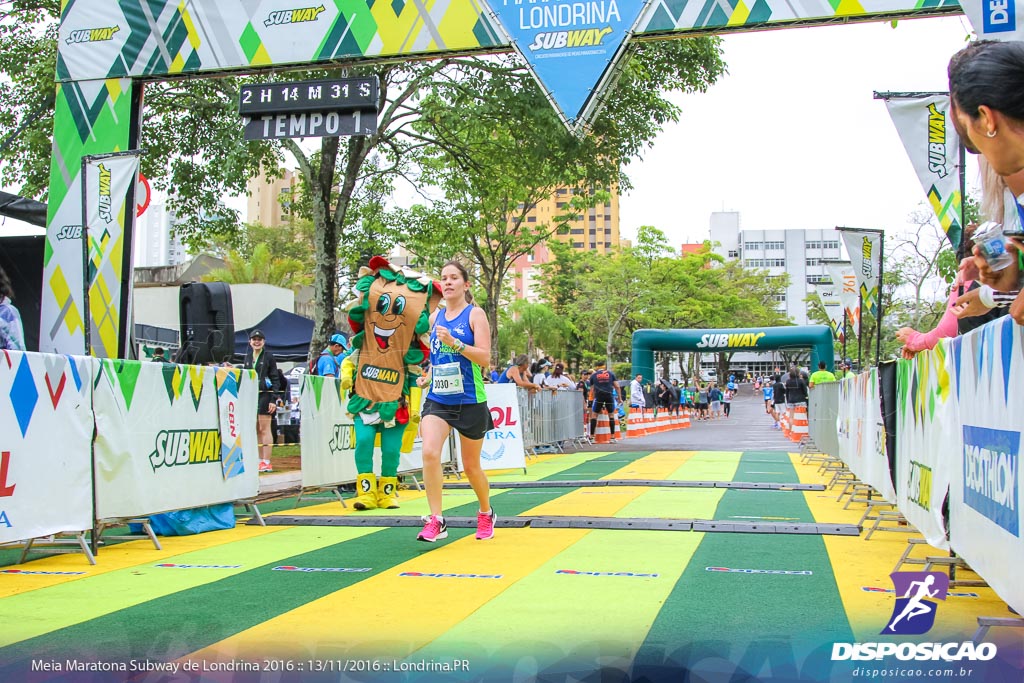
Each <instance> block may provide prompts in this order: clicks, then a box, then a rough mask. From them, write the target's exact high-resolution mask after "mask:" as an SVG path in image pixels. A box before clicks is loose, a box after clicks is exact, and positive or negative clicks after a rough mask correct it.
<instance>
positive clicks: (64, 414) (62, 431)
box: [0, 351, 96, 543]
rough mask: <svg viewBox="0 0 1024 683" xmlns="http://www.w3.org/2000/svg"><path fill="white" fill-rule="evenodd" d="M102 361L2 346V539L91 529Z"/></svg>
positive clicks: (0, 421)
mask: <svg viewBox="0 0 1024 683" xmlns="http://www.w3.org/2000/svg"><path fill="white" fill-rule="evenodd" d="M95 365H96V361H95V360H94V359H92V358H82V357H73V356H57V355H53V354H41V353H23V352H21V351H0V543H7V542H9V541H20V540H24V539H28V538H38V537H39V536H48V535H50V534H54V533H58V532H61V531H84V530H86V529H91V528H92V487H91V485H90V483H89V482H90V475H89V469H90V461H91V455H90V441H91V440H92V427H93V422H92V386H93V377H94V375H95V372H94V367H95Z"/></svg>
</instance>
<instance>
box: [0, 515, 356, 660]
mask: <svg viewBox="0 0 1024 683" xmlns="http://www.w3.org/2000/svg"><path fill="white" fill-rule="evenodd" d="M256 529H260V530H261V531H262V533H253V531H256ZM243 530H244V531H246V532H248V533H247V534H246V535H247V536H248V538H243V539H242V540H236V541H234V542H228V541H225V535H224V533H225V532H210V533H207V534H200V535H198V536H178V537H173V538H168V539H166V540H168V541H170V540H175V541H177V540H179V539H181V540H183V541H185V542H184V543H180V544H179V543H173V544H171V543H169V544H168V547H165V549H164V550H163V551H157V550H155V549H153V548H152V546H150V550H149V551H147V550H145V549H139V548H135V549H126V550H123V551H121V552H120V553H119V554H117V553H115V552H114V551H115V550H117V549H120V548H122V547H123V546H124V545H128V544H121V545H118V546H115V547H113V548H109V549H105V550H104V551H103V552H104V560H103V561H104V568H105V569H106V571H105V572H104V573H103V574H101V575H98V576H91V577H88V578H83V579H82V580H79V581H72V582H68V583H65V584H63V585H58V586H52V587H49V588H46V589H43V590H44V591H45V592H40V591H33V592H29V593H25V594H23V595H14V596H11V597H8V598H6V599H4V600H2V601H0V623H3V624H4V629H3V632H2V634H0V647H4V646H7V645H10V644H11V643H17V642H20V641H22V640H25V639H28V638H32V637H34V636H38V635H42V634H44V633H49V632H51V631H55V630H57V629H60V628H65V627H68V626H72V625H74V624H78V623H81V622H84V621H87V620H89V619H95V618H96V617H99V616H102V615H105V614H110V613H112V612H116V611H117V610H120V609H124V608H126V607H131V606H133V605H138V604H141V603H143V602H146V601H149V600H154V599H156V598H160V597H163V596H166V595H170V594H172V593H176V592H178V591H183V590H188V589H190V588H195V587H196V586H202V585H205V584H207V583H212V582H215V581H220V580H222V579H224V578H227V577H229V576H233V575H235V574H241V573H243V572H246V571H249V570H251V569H254V568H255V567H259V566H262V565H265V564H268V563H271V562H274V561H275V560H279V559H284V558H288V557H292V556H294V555H299V554H302V553H307V552H310V551H312V550H317V549H319V548H324V547H327V546H330V545H334V544H335V543H340V542H342V541H347V540H350V539H353V538H358V537H359V536H363V535H366V534H368V533H371V532H373V531H374V529H367V528H360V527H347V528H333V529H324V528H319V527H285V528H280V529H279V530H277V533H271V532H270V530H269V529H267V530H263V529H262V528H260V527H256V528H253V527H247V528H242V529H235V530H234V531H243ZM228 533H230V532H228ZM200 536H202V537H208V536H218V537H219V543H211V542H209V541H208V540H206V539H204V540H206V542H205V543H202V542H195V541H188V540H186V539H199V537H200ZM135 543H136V542H135V541H132V542H131V544H133V545H134V544H135ZM170 546H173V548H171V547H170ZM189 546H191V547H192V548H195V550H192V551H191V552H187V551H185V550H186V548H188V547H189ZM211 546H212V547H211ZM183 551H185V552H183ZM108 554H109V555H111V556H113V555H115V554H117V555H118V557H109V558H108V557H107V555H108ZM143 558H145V559H143ZM162 563H164V564H170V563H173V564H183V565H207V567H209V565H219V566H221V567H223V566H225V565H240V566H238V567H231V568H219V567H218V568H212V567H210V568H192V569H178V568H164V567H157V566H156V565H158V564H162ZM33 568H35V564H33ZM10 578H12V579H13V578H15V577H10ZM26 578H27V577H26Z"/></svg>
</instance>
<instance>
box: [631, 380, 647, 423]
mask: <svg viewBox="0 0 1024 683" xmlns="http://www.w3.org/2000/svg"><path fill="white" fill-rule="evenodd" d="M643 379H644V376H643V374H642V373H639V372H638V373H636V377H634V378H633V381H632V382H630V383H629V412H631V413H632V412H634V411H636V412H639V413H641V414H642V413H643V412H644V408H646V407H647V400H646V399H645V398H644V385H643Z"/></svg>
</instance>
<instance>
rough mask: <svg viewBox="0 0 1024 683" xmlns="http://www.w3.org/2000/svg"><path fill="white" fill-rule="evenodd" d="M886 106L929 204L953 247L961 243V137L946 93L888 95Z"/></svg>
mask: <svg viewBox="0 0 1024 683" xmlns="http://www.w3.org/2000/svg"><path fill="white" fill-rule="evenodd" d="M885 106H886V107H887V108H888V109H889V116H890V117H891V118H892V123H893V125H894V126H896V132H897V133H899V136H900V140H901V141H902V142H903V147H904V148H905V149H906V150H907V156H908V157H909V158H910V164H911V165H912V166H913V167H914V171H915V172H916V173H917V179H918V180H920V181H921V187H922V188H924V194H925V196H926V197H927V198H928V203H929V204H930V205H931V207H932V211H934V212H935V216H936V218H938V219H939V225H941V226H942V230H943V231H944V232H945V233H946V237H947V238H948V239H949V243H950V244H951V245H952V247H953V249H956V248H957V247H958V246H960V235H961V233H962V232H963V226H962V225H961V219H962V216H963V213H962V211H963V208H962V207H961V202H962V199H963V198H962V197H961V196H960V173H959V157H960V137H959V136H958V135H957V134H956V130H955V129H954V128H953V123H952V121H951V119H950V116H951V114H950V111H949V95H930V96H927V97H914V96H912V95H908V96H903V97H900V96H895V95H894V96H889V97H886V98H885Z"/></svg>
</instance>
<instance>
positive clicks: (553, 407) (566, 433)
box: [517, 389, 586, 453]
mask: <svg viewBox="0 0 1024 683" xmlns="http://www.w3.org/2000/svg"><path fill="white" fill-rule="evenodd" d="M517 394H518V397H519V415H520V417H521V419H522V425H523V446H524V448H526V450H527V451H532V452H533V453H536V452H537V449H538V448H550V449H554V450H561V448H562V445H563V444H565V443H567V442H579V441H581V440H583V439H584V438H585V436H586V435H585V431H584V424H583V407H584V406H583V393H582V392H581V391H578V390H573V391H538V392H534V393H531V392H529V391H527V390H526V389H517Z"/></svg>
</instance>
